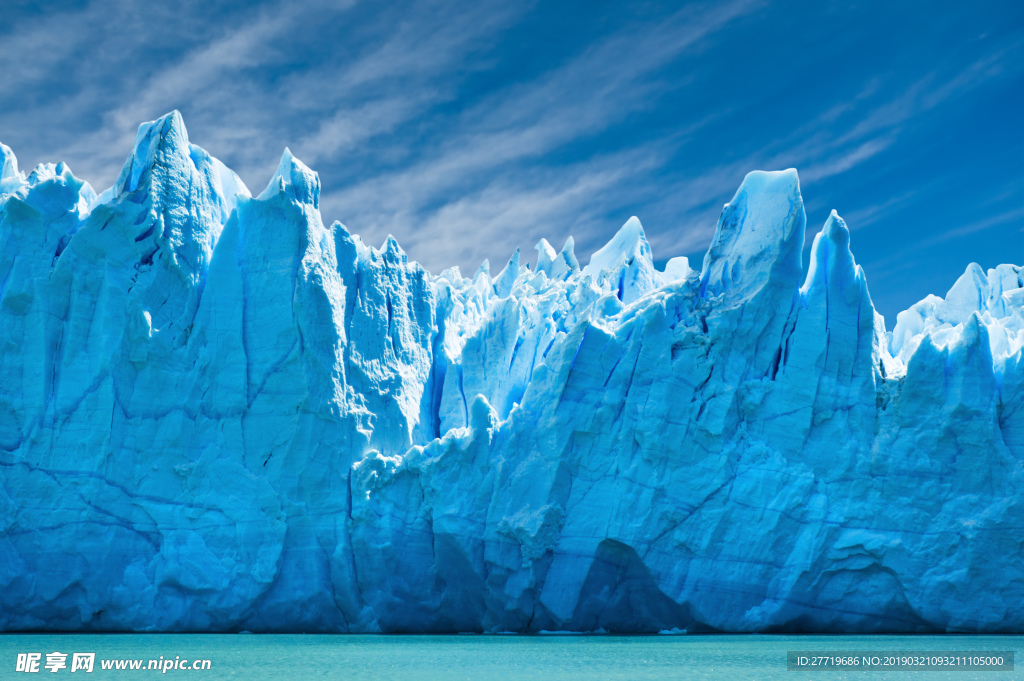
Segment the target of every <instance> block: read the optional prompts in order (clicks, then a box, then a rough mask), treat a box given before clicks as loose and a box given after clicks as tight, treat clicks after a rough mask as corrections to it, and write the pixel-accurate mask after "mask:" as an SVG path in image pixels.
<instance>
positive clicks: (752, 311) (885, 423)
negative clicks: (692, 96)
mask: <svg viewBox="0 0 1024 681" xmlns="http://www.w3.org/2000/svg"><path fill="white" fill-rule="evenodd" d="M0 151H2V153H3V170H2V175H0V629H3V630H23V629H52V630H112V629H113V630H122V629H137V630H141V629H146V630H167V631H170V630H193V631H194V630H200V631H203V630H210V631H221V630H243V629H245V630H252V631H451V632H455V631H541V630H556V631H557V630H572V631H597V630H605V631H658V630H671V629H686V630H689V631H698V630H723V631H779V630H789V631H883V630H884V631H928V630H931V631H935V630H937V631H945V630H950V631H1020V630H1022V629H1024V615H1022V614H1021V611H1020V608H1018V607H1016V605H1018V604H1019V603H1021V602H1024V549H1022V547H1024V542H1022V541H1021V538H1022V536H1024V534H1022V533H1024V496H1022V489H1024V487H1022V485H1024V478H1022V468H1021V460H1022V458H1024V363H1022V360H1021V347H1022V345H1024V271H1022V269H1021V268H1020V267H1016V266H1012V265H1001V266H1000V267H997V268H995V269H993V270H989V271H988V272H985V271H983V270H981V268H979V267H978V266H977V265H971V266H970V267H968V269H967V272H966V273H965V274H964V275H963V276H962V277H960V278H959V280H957V282H956V283H955V285H954V286H953V288H952V289H951V290H950V292H949V293H948V294H947V295H946V297H945V298H938V297H936V296H929V297H928V298H926V299H925V300H923V301H921V302H920V303H918V304H916V305H914V306H913V307H912V308H911V309H910V310H907V311H906V312H903V313H901V314H900V315H899V317H898V319H897V323H896V325H895V328H894V329H893V331H892V332H891V333H889V332H886V330H885V325H884V322H883V320H882V318H881V317H880V316H879V315H877V314H876V313H875V311H874V308H873V306H872V304H871V299H870V296H869V294H868V289H867V284H866V281H865V278H864V273H863V271H862V270H861V269H860V268H859V267H858V266H857V265H856V263H855V261H854V258H853V255H852V254H851V252H850V247H849V246H850V245H849V241H850V234H849V231H848V230H847V227H846V225H845V223H844V222H843V221H842V219H841V218H840V217H839V216H838V215H836V214H835V213H833V214H832V215H831V216H830V217H829V219H828V221H827V223H826V224H825V226H824V228H823V229H822V231H821V232H820V233H819V234H818V235H817V236H816V237H815V239H814V244H813V246H812V249H811V260H810V263H809V265H808V266H807V267H806V268H805V267H804V265H803V263H802V262H801V253H802V250H803V235H804V230H805V216H804V210H803V203H802V199H801V196H800V191H799V183H798V179H797V175H796V172H795V171H792V170H789V171H784V172H775V173H764V172H754V173H751V174H750V175H748V176H747V178H746V179H745V180H744V182H743V184H742V186H741V187H740V188H739V190H738V191H737V193H736V196H735V197H734V198H733V200H732V201H730V203H729V204H727V205H726V207H725V209H724V210H723V212H722V217H721V220H720V222H719V225H718V229H717V232H716V235H715V238H714V241H713V243H712V244H711V247H710V249H709V250H708V253H707V255H706V256H705V258H704V262H703V265H702V266H701V268H700V270H699V271H698V270H696V269H693V268H692V267H691V265H690V263H689V262H688V261H687V260H686V259H685V258H676V259H673V260H671V261H669V264H668V266H667V267H666V270H665V271H664V272H659V271H657V270H656V269H655V267H654V265H653V261H652V256H651V249H650V246H649V244H648V243H647V240H646V238H645V236H644V232H643V229H642V227H641V226H640V223H639V221H638V220H636V219H635V218H633V219H631V220H629V221H628V222H627V223H626V224H625V225H624V226H623V228H622V230H621V231H620V232H619V234H618V235H616V237H615V238H614V239H612V241H611V242H609V244H608V245H606V246H605V247H604V248H602V249H600V250H599V251H598V252H597V253H595V254H594V255H593V256H592V257H591V259H590V261H589V263H588V264H587V265H586V266H583V267H581V266H580V262H579V261H578V259H577V256H576V254H575V253H574V248H573V242H572V240H571V239H570V240H568V241H567V242H566V244H565V246H564V247H563V248H562V249H561V250H560V251H556V250H555V248H554V247H553V246H552V245H551V244H549V243H548V242H547V241H543V240H542V241H541V242H540V243H539V244H538V245H537V251H538V260H537V262H538V265H537V267H536V269H535V270H532V269H530V268H529V267H527V266H524V265H521V264H520V258H519V254H518V253H516V254H515V256H513V258H512V260H511V261H510V262H509V263H508V265H507V266H506V267H505V268H504V269H503V270H502V272H501V273H499V274H498V275H496V276H494V277H492V276H491V275H490V268H489V267H488V266H486V265H485V266H483V267H481V269H480V270H479V271H478V272H477V273H476V274H475V275H474V276H473V277H472V278H465V277H463V276H462V275H461V273H460V272H459V271H458V269H457V268H453V269H450V270H447V271H445V272H443V273H441V274H440V275H439V276H433V275H431V274H430V273H428V272H426V271H425V270H423V269H422V268H421V267H420V266H419V265H417V264H416V263H415V262H410V261H409V260H408V259H407V257H406V255H405V254H404V253H403V252H402V250H401V248H400V247H399V246H398V244H397V243H396V242H395V241H394V239H388V241H387V242H386V243H385V244H384V245H383V246H382V248H380V249H376V248H373V247H370V246H367V245H365V244H364V243H363V242H362V241H361V240H360V239H359V237H357V236H354V235H352V234H350V233H349V232H348V230H347V229H346V228H345V227H344V226H343V225H341V224H339V223H335V224H333V225H331V226H325V225H324V224H323V222H322V221H321V217H320V213H319V209H318V203H319V192H320V183H319V178H318V177H317V175H316V173H314V172H313V171H311V170H310V169H309V168H307V167H306V166H304V165H303V164H302V163H301V162H299V161H298V160H296V159H295V158H294V157H293V156H292V155H291V153H290V152H288V151H285V153H284V156H283V157H282V159H281V164H280V166H279V167H278V169H277V171H276V173H275V174H274V177H273V178H272V180H271V181H270V183H269V185H268V187H267V188H266V189H265V190H264V191H263V192H262V193H260V195H259V196H258V197H256V198H253V197H252V195H251V194H250V192H249V191H248V190H247V189H246V187H245V185H244V184H243V183H242V182H241V180H240V179H239V178H238V177H237V176H236V175H235V174H234V173H233V172H231V171H230V170H229V169H227V168H226V167H225V166H224V165H223V164H221V163H220V162H219V161H217V160H216V159H214V158H212V157H211V156H209V155H208V154H207V153H206V152H205V151H203V150H202V149H200V148H198V147H196V146H194V145H191V144H189V142H188V138H187V134H186V131H185V127H184V124H183V123H182V120H181V118H180V116H179V115H178V114H177V113H172V114H169V115H168V116H165V117H164V118H162V119H160V120H158V121H154V122H152V123H147V124H145V125H143V126H141V128H140V130H139V135H138V138H137V140H136V144H135V148H134V149H133V151H132V153H131V155H130V156H129V158H128V160H127V161H126V163H125V166H124V170H123V171H122V172H121V175H120V176H119V177H118V180H117V183H116V184H115V185H114V186H113V187H111V188H110V189H109V190H107V191H105V192H103V193H102V194H101V195H99V196H97V195H96V194H95V193H94V192H93V191H92V189H91V188H90V187H89V185H88V184H86V183H84V182H83V181H81V180H79V179H77V178H75V177H74V175H72V174H71V171H70V170H69V169H68V168H67V167H66V166H65V165H64V164H57V165H45V166H39V167H38V168H36V169H35V170H34V171H33V172H32V173H31V174H29V175H27V176H26V175H25V174H24V173H22V172H20V171H19V170H18V167H17V162H16V159H15V157H14V154H13V153H12V152H11V151H10V149H8V148H7V147H3V146H0Z"/></svg>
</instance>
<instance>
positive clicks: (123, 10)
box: [0, 0, 1024, 329]
mask: <svg viewBox="0 0 1024 681" xmlns="http://www.w3.org/2000/svg"><path fill="white" fill-rule="evenodd" d="M167 5H168V6H165V7H161V8H158V9H153V8H149V9H147V8H143V7H142V6H141V4H137V3H129V2H123V3H119V2H102V3H100V2H92V3H85V2H82V3H64V4H62V3H59V2H54V3H48V4H46V6H45V7H43V8H39V7H37V3H34V2H33V3H18V2H14V3H10V2H8V3H5V6H4V11H3V17H4V21H3V22H0V58H2V60H3V61H2V63H3V64H4V77H3V78H2V79H0V141H3V142H4V143H6V144H8V145H9V146H11V147H12V148H13V149H14V151H15V153H16V154H17V155H18V158H19V160H20V162H21V165H22V167H23V168H30V167H31V166H32V165H34V164H36V163H39V162H43V161H57V160H65V161H67V162H68V163H69V165H70V166H71V168H72V169H73V170H74V171H75V173H76V174H77V175H79V176H80V177H84V178H85V179H87V180H89V181H90V182H91V183H92V184H93V185H94V186H95V187H96V188H97V190H102V189H103V188H105V187H106V186H107V185H109V184H110V183H111V182H112V181H113V179H114V177H115V176H116V174H117V171H118V169H119V168H120V165H121V163H122V162H123V160H124V158H125V156H126V155H127V154H128V152H129V150H130V147H131V144H132V140H133V139H134V135H135V130H136V129H137V127H138V124H139V123H140V122H142V121H147V120H152V119H154V118H156V117H157V116H159V115H161V114H164V113H166V112H167V111H169V110H171V109H179V110H180V111H181V112H182V114H183V115H184V118H185V123H186V125H187V126H188V129H189V135H190V137H191V140H192V141H193V142H194V143H196V144H199V145H200V146H202V147H204V148H205V149H207V150H208V151H210V153H212V154H213V155H215V156H217V157H219V158H220V159H221V160H223V161H224V162H225V163H227V164H228V165H229V166H230V167H232V168H234V169H235V170H236V172H238V173H239V174H240V175H241V176H242V178H243V180H245V182H246V183H247V184H248V185H249V188H250V190H252V191H253V192H254V193H257V192H259V191H260V190H261V189H262V188H263V187H264V186H265V185H266V183H267V181H268V180H269V179H270V176H271V174H272V173H273V170H274V168H275V167H276V165H277V162H278V159H279V157H280V154H281V151H282V150H283V148H284V147H285V146H289V147H290V148H291V150H292V151H293V152H294V153H295V155H296V156H297V157H298V158H300V159H302V160H303V161H305V162H306V163H307V164H308V165H310V166H311V167H312V168H314V169H315V170H317V171H318V172H319V173H320V176H321V179H322V181H323V188H324V190H323V192H324V193H323V198H322V201H321V208H322V212H323V215H324V219H325V221H328V222H329V221H332V220H335V219H339V220H341V221H342V222H344V223H346V225H348V227H349V228H350V229H351V230H352V231H354V232H356V233H359V234H361V235H363V237H364V239H366V240H367V241H369V242H370V243H373V244H380V243H381V242H382V241H383V240H384V238H385V237H386V235H387V234H388V233H392V234H394V235H395V236H396V237H397V238H398V240H399V242H400V243H401V244H402V245H403V247H404V248H405V250H406V251H407V252H408V253H409V255H410V257H411V258H412V259H415V260H418V261H420V262H422V263H423V264H424V265H425V266H426V267H427V268H428V269H430V270H432V271H434V272H439V271H440V270H441V269H443V268H445V267H448V266H450V265H455V264H457V265H459V266H460V267H461V268H462V270H463V272H464V273H467V274H471V273H472V272H473V271H474V270H475V269H476V267H477V265H478V264H479V263H480V261H481V260H482V259H483V258H489V259H490V260H491V263H492V265H494V270H495V271H497V269H500V268H501V267H502V266H503V265H504V262H505V261H506V260H507V259H508V256H509V255H510V254H511V252H512V251H513V250H514V249H515V247H517V246H519V247H521V248H523V250H524V253H526V254H528V255H529V256H530V257H533V256H534V252H533V250H532V248H533V245H534V244H535V243H536V242H537V240H538V239H539V238H540V237H546V238H547V239H548V240H549V241H551V242H552V243H553V244H554V245H555V247H556V248H559V247H561V244H562V241H563V240H564V239H565V237H566V236H568V235H570V234H572V235H573V236H574V237H575V239H576V245H577V254H578V255H579V256H580V259H581V261H583V262H586V261H587V259H588V258H589V254H590V253H592V252H593V251H594V250H596V249H597V248H598V247H599V246H600V245H601V244H603V243H604V242H605V241H606V240H607V239H608V238H609V237H610V236H611V235H612V234H614V232H615V231H616V230H617V229H618V227H619V226H620V225H621V224H622V223H623V222H625V221H626V219H627V218H629V216H631V215H636V216H638V217H639V218H640V220H641V222H642V223H643V225H644V228H645V229H646V231H647V235H648V238H649V239H650V241H651V244H652V247H653V249H654V254H655V258H657V259H658V260H659V261H663V260H666V259H668V258H669V257H671V256H675V255H688V256H690V258H691V262H693V261H696V262H693V264H694V265H696V266H698V267H699V261H700V258H701V257H702V256H703V253H704V251H705V250H706V248H707V245H708V243H709V241H710V238H711V235H712V233H713V231H714V226H715V222H716V220H717V217H718V213H719V212H720V210H721V206H722V204H723V203H725V202H726V201H728V200H729V198H730V197H731V196H732V194H733V192H734V191H735V189H736V187H737V186H738V185H739V183H740V182H741V181H742V179H743V176H744V175H745V174H746V173H747V172H748V171H750V170H755V169H769V170H770V169H781V168H787V167H795V168H797V169H798V170H799V172H800V177H801V187H802V190H803V195H804V200H805V201H806V204H807V211H808V222H809V234H808V242H809V241H810V238H811V237H812V236H813V233H814V232H816V231H818V229H820V227H821V225H822V224H823V222H824V220H825V218H826V217H827V215H828V212H829V210H831V209H833V208H835V209H836V210H838V211H839V213H840V215H842V216H843V217H844V218H846V220H847V222H848V224H849V225H850V228H851V229H852V230H853V236H852V248H853V250H854V255H855V256H856V257H857V260H858V262H859V263H860V264H861V265H863V267H864V269H865V270H866V272H867V276H868V284H869V287H870V289H871V293H872V296H873V298H874V300H875V303H876V306H877V307H878V309H879V311H880V312H882V313H883V314H884V315H885V316H886V321H887V325H888V327H889V328H890V329H891V328H892V325H893V324H894V322H895V314H896V312H898V311H899V310H902V309H904V308H905V307H907V306H909V305H910V304H912V303H913V302H915V301H916V300H918V299H920V298H922V297H924V296H925V295H927V294H928V293H938V294H944V293H945V291H946V290H947V289H948V288H949V287H950V286H951V285H952V283H953V282H954V281H955V279H956V278H957V276H958V275H959V274H960V273H962V272H963V270H964V268H965V267H966V266H967V264H968V263H969V262H971V261H976V262H978V263H980V264H981V265H982V266H983V267H986V268H988V267H992V266H994V265H996V264H998V263H1000V262H1014V263H1018V264H1024V77H1022V75H1024V3H1021V2H1016V1H1014V2H985V1H981V2H977V1H976V2H970V3H964V2H898V3H893V2H859V3H858V2H852V3H851V2H841V3H840V2H835V3H832V2H806V3H796V2H794V3H789V2H773V3H767V2H752V1H749V0H738V1H736V2H716V3H708V4H688V5H680V4H679V3H659V2H634V3H620V2H607V3H603V2H594V1H593V0H590V1H588V2H566V1H559V2H547V3H534V4H530V3H518V2H516V3H512V2H509V3H501V4H498V3H487V2H465V3H454V2H436V3H430V2H421V3H415V2H414V3H376V2H355V1H352V2H329V3H317V2H307V3H303V4H302V5H301V6H296V5H294V4H292V3H279V2H274V3H266V4H264V5H262V6H261V5H259V4H256V3H244V4H241V3H240V4H238V5H237V6H235V7H231V6H226V5H219V6H218V7H213V5H214V3H209V2H199V3H191V4H190V3H187V2H185V3H167ZM171 5H173V6H171Z"/></svg>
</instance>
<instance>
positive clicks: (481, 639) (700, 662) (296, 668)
mask: <svg viewBox="0 0 1024 681" xmlns="http://www.w3.org/2000/svg"><path fill="white" fill-rule="evenodd" d="M788 650H834V651H848V652H852V651H856V650H861V651H865V650H892V651H897V650H902V651H907V650H920V651H939V650H943V651H952V650H956V651H994V650H1002V651H1008V650H1013V651H1015V654H1016V660H1017V663H1018V665H1017V670H1015V671H1013V672H991V671H989V672H982V671H941V672H930V671H877V672H876V671H850V672H846V671H811V672H806V671H787V669H786V651H788ZM1022 650H1024V637H1021V636H383V635H382V636H346V635H339V636H319V635H316V636H314V635H257V634H227V635H221V634H91V635H90V634H85V635H80V634H62V635H48V634H6V635H0V678H3V679H6V678H58V676H57V675H63V674H71V656H70V654H69V655H68V658H67V661H66V662H67V668H65V669H60V670H58V671H57V672H55V673H50V672H48V670H47V669H45V668H44V667H43V665H45V663H46V654H47V653H52V652H55V651H57V652H61V653H74V652H94V653H96V661H95V666H94V671H93V673H92V674H87V675H85V676H82V675H81V671H82V670H79V671H76V672H75V676H72V677H71V678H85V679H89V678H97V679H104V678H128V677H135V678H138V677H142V678H153V677H155V676H162V677H164V678H189V679H203V680H204V681H213V680H215V679H348V680H353V679H417V680H431V679H445V680H456V679H472V680H474V681H477V680H484V681H487V680H490V679H545V680H547V679H674V680H677V681H690V680H691V679H729V680H736V681H743V680H746V679H752V680H754V679H756V680H762V679H789V680H790V681H811V680H812V679H825V680H827V681H841V680H843V679H865V680H867V679H871V680H875V679H918V680H924V679H951V680H953V681H969V680H970V679H981V680H984V681H1000V680H1002V679H1024V671H1021V670H1020V668H1021V667H1024V657H1022V656H1021V651H1022ZM29 652H39V653H42V658H41V661H40V667H39V672H40V673H41V674H45V676H44V677H40V676H35V675H33V676H29V675H27V674H20V673H16V672H15V668H16V660H17V656H18V653H29ZM160 656H163V657H164V658H165V659H174V658H175V656H177V657H179V658H185V659H189V660H191V659H197V658H198V659H208V660H210V669H208V670H203V669H200V670H187V671H186V670H181V669H178V670H175V669H171V670H169V671H167V672H166V673H165V674H164V673H161V672H160V671H157V670H147V669H145V668H143V669H142V670H138V671H131V670H124V671H114V670H103V669H101V668H100V661H101V660H103V659H133V658H138V659H143V660H145V661H146V662H148V660H149V659H159V657H160ZM146 662H143V666H145V664H146Z"/></svg>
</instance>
